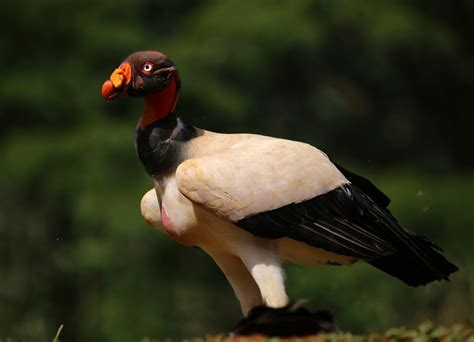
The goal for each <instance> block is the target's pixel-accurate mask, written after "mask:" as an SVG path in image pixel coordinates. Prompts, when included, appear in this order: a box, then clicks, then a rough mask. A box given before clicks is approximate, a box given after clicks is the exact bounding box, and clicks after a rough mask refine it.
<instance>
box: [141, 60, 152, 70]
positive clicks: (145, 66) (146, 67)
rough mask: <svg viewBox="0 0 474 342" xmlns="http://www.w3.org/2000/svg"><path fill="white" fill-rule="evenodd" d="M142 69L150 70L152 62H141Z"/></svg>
mask: <svg viewBox="0 0 474 342" xmlns="http://www.w3.org/2000/svg"><path fill="white" fill-rule="evenodd" d="M142 69H143V71H145V72H150V71H151V69H153V63H152V62H146V63H145V64H143V66H142Z"/></svg>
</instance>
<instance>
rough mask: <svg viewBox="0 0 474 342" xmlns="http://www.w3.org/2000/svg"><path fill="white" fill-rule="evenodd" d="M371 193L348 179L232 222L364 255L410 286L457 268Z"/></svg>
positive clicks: (251, 229)
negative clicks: (303, 198) (324, 190)
mask: <svg viewBox="0 0 474 342" xmlns="http://www.w3.org/2000/svg"><path fill="white" fill-rule="evenodd" d="M370 184H371V183H370ZM371 186H372V187H374V186H373V185H371ZM374 188H375V187H374ZM378 191H380V190H378ZM384 196H385V195H384ZM375 198H377V201H376V200H374V199H373V198H372V196H369V195H367V194H365V193H364V192H363V191H362V190H360V189H359V187H358V186H357V185H355V184H346V185H344V186H341V187H339V188H336V189H334V190H332V191H330V192H328V193H326V194H323V195H320V196H316V197H314V198H312V199H310V200H307V201H304V202H301V203H292V204H289V205H286V206H284V207H281V208H278V209H275V210H271V211H267V212H262V213H258V214H255V215H252V216H249V217H246V218H244V219H242V220H240V221H238V222H237V223H236V224H237V225H238V226H239V227H241V228H243V229H245V230H247V231H249V232H251V233H252V234H254V235H256V236H260V237H264V238H270V239H277V238H282V237H289V238H291V239H294V240H298V241H302V242H305V243H307V244H309V245H312V246H314V247H318V248H322V249H324V250H327V251H330V252H333V253H337V254H341V255H346V256H350V257H356V258H358V259H364V260H366V261H367V262H369V263H370V264H371V265H373V266H375V267H377V268H379V269H380V270H382V271H384V272H386V273H388V274H390V275H392V276H394V277H397V278H399V279H400V280H402V281H404V282H405V283H407V284H408V285H411V286H417V285H423V284H426V283H428V282H431V281H433V280H441V279H448V275H449V274H451V273H453V272H455V271H456V270H457V267H456V266H455V265H453V264H452V263H450V262H449V261H448V260H446V258H445V257H444V256H443V255H442V254H441V253H440V249H439V247H437V246H436V245H434V244H433V243H432V242H430V241H429V240H427V239H426V238H424V237H422V236H418V235H416V234H414V233H412V232H410V231H408V230H406V229H404V228H402V227H401V226H400V225H399V224H398V222H397V220H396V219H395V218H394V217H393V216H392V215H391V214H390V212H389V211H388V210H387V209H386V208H385V207H384V205H383V204H385V203H387V200H383V198H381V197H380V196H378V197H377V196H376V197H375ZM379 202H380V203H379ZM387 204H388V203H387Z"/></svg>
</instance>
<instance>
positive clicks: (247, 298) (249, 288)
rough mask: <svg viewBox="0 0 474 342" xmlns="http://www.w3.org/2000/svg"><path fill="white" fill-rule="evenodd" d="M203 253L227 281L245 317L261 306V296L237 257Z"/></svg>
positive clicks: (212, 252)
mask: <svg viewBox="0 0 474 342" xmlns="http://www.w3.org/2000/svg"><path fill="white" fill-rule="evenodd" d="M205 251H206V252H207V253H208V254H209V255H210V256H211V257H212V258H213V259H214V261H215V262H216V263H217V265H218V266H219V267H220V269H221V270H222V272H224V275H225V276H226V278H227V280H228V281H229V283H230V285H231V286H232V289H233V290H234V293H235V295H236V297H237V298H238V300H239V302H240V307H241V309H242V313H243V314H244V315H245V316H246V315H247V313H248V312H249V311H250V309H252V308H253V307H255V306H257V305H261V304H262V296H261V295H260V290H259V289H258V286H257V284H256V283H255V280H254V279H253V278H252V276H251V275H250V273H249V271H248V270H247V268H246V267H245V265H244V264H243V263H242V260H240V259H239V258H238V257H236V256H234V255H231V254H224V253H222V252H215V251H209V250H206V249H205Z"/></svg>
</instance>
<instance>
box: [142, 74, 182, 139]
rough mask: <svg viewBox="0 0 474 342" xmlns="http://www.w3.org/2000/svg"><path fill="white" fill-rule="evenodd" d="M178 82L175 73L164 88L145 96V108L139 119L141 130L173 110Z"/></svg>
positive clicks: (176, 100) (176, 97) (176, 99)
mask: <svg viewBox="0 0 474 342" xmlns="http://www.w3.org/2000/svg"><path fill="white" fill-rule="evenodd" d="M178 82H179V81H178V76H177V75H176V74H175V75H173V76H172V79H171V80H170V82H169V83H168V86H167V87H166V88H165V89H163V90H162V91H160V92H157V93H154V94H150V95H147V96H145V108H144V110H143V115H142V118H141V120H140V128H141V129H142V130H143V129H144V128H145V127H146V126H148V125H150V124H152V123H154V122H156V121H158V120H160V119H163V118H164V117H166V116H167V115H168V114H169V113H172V112H173V111H174V107H175V106H176V102H178V90H179V89H178Z"/></svg>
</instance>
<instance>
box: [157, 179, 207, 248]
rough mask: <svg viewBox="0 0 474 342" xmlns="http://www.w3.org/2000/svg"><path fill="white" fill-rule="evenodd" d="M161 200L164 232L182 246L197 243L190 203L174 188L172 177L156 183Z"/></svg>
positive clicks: (194, 219)
mask: <svg viewBox="0 0 474 342" xmlns="http://www.w3.org/2000/svg"><path fill="white" fill-rule="evenodd" d="M156 189H157V191H158V193H159V195H160V198H161V208H160V211H161V221H162V223H163V227H164V228H165V232H166V233H167V234H168V235H169V236H171V237H172V238H173V239H174V240H176V241H177V242H179V243H181V244H183V245H187V246H189V245H196V244H197V243H198V241H199V224H198V222H197V219H196V215H195V213H194V208H193V205H192V203H191V202H190V201H189V200H188V199H187V198H186V197H184V196H183V195H182V194H181V193H180V192H179V190H178V188H177V186H176V181H175V178H174V176H172V177H166V178H164V179H162V180H160V181H158V182H156Z"/></svg>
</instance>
